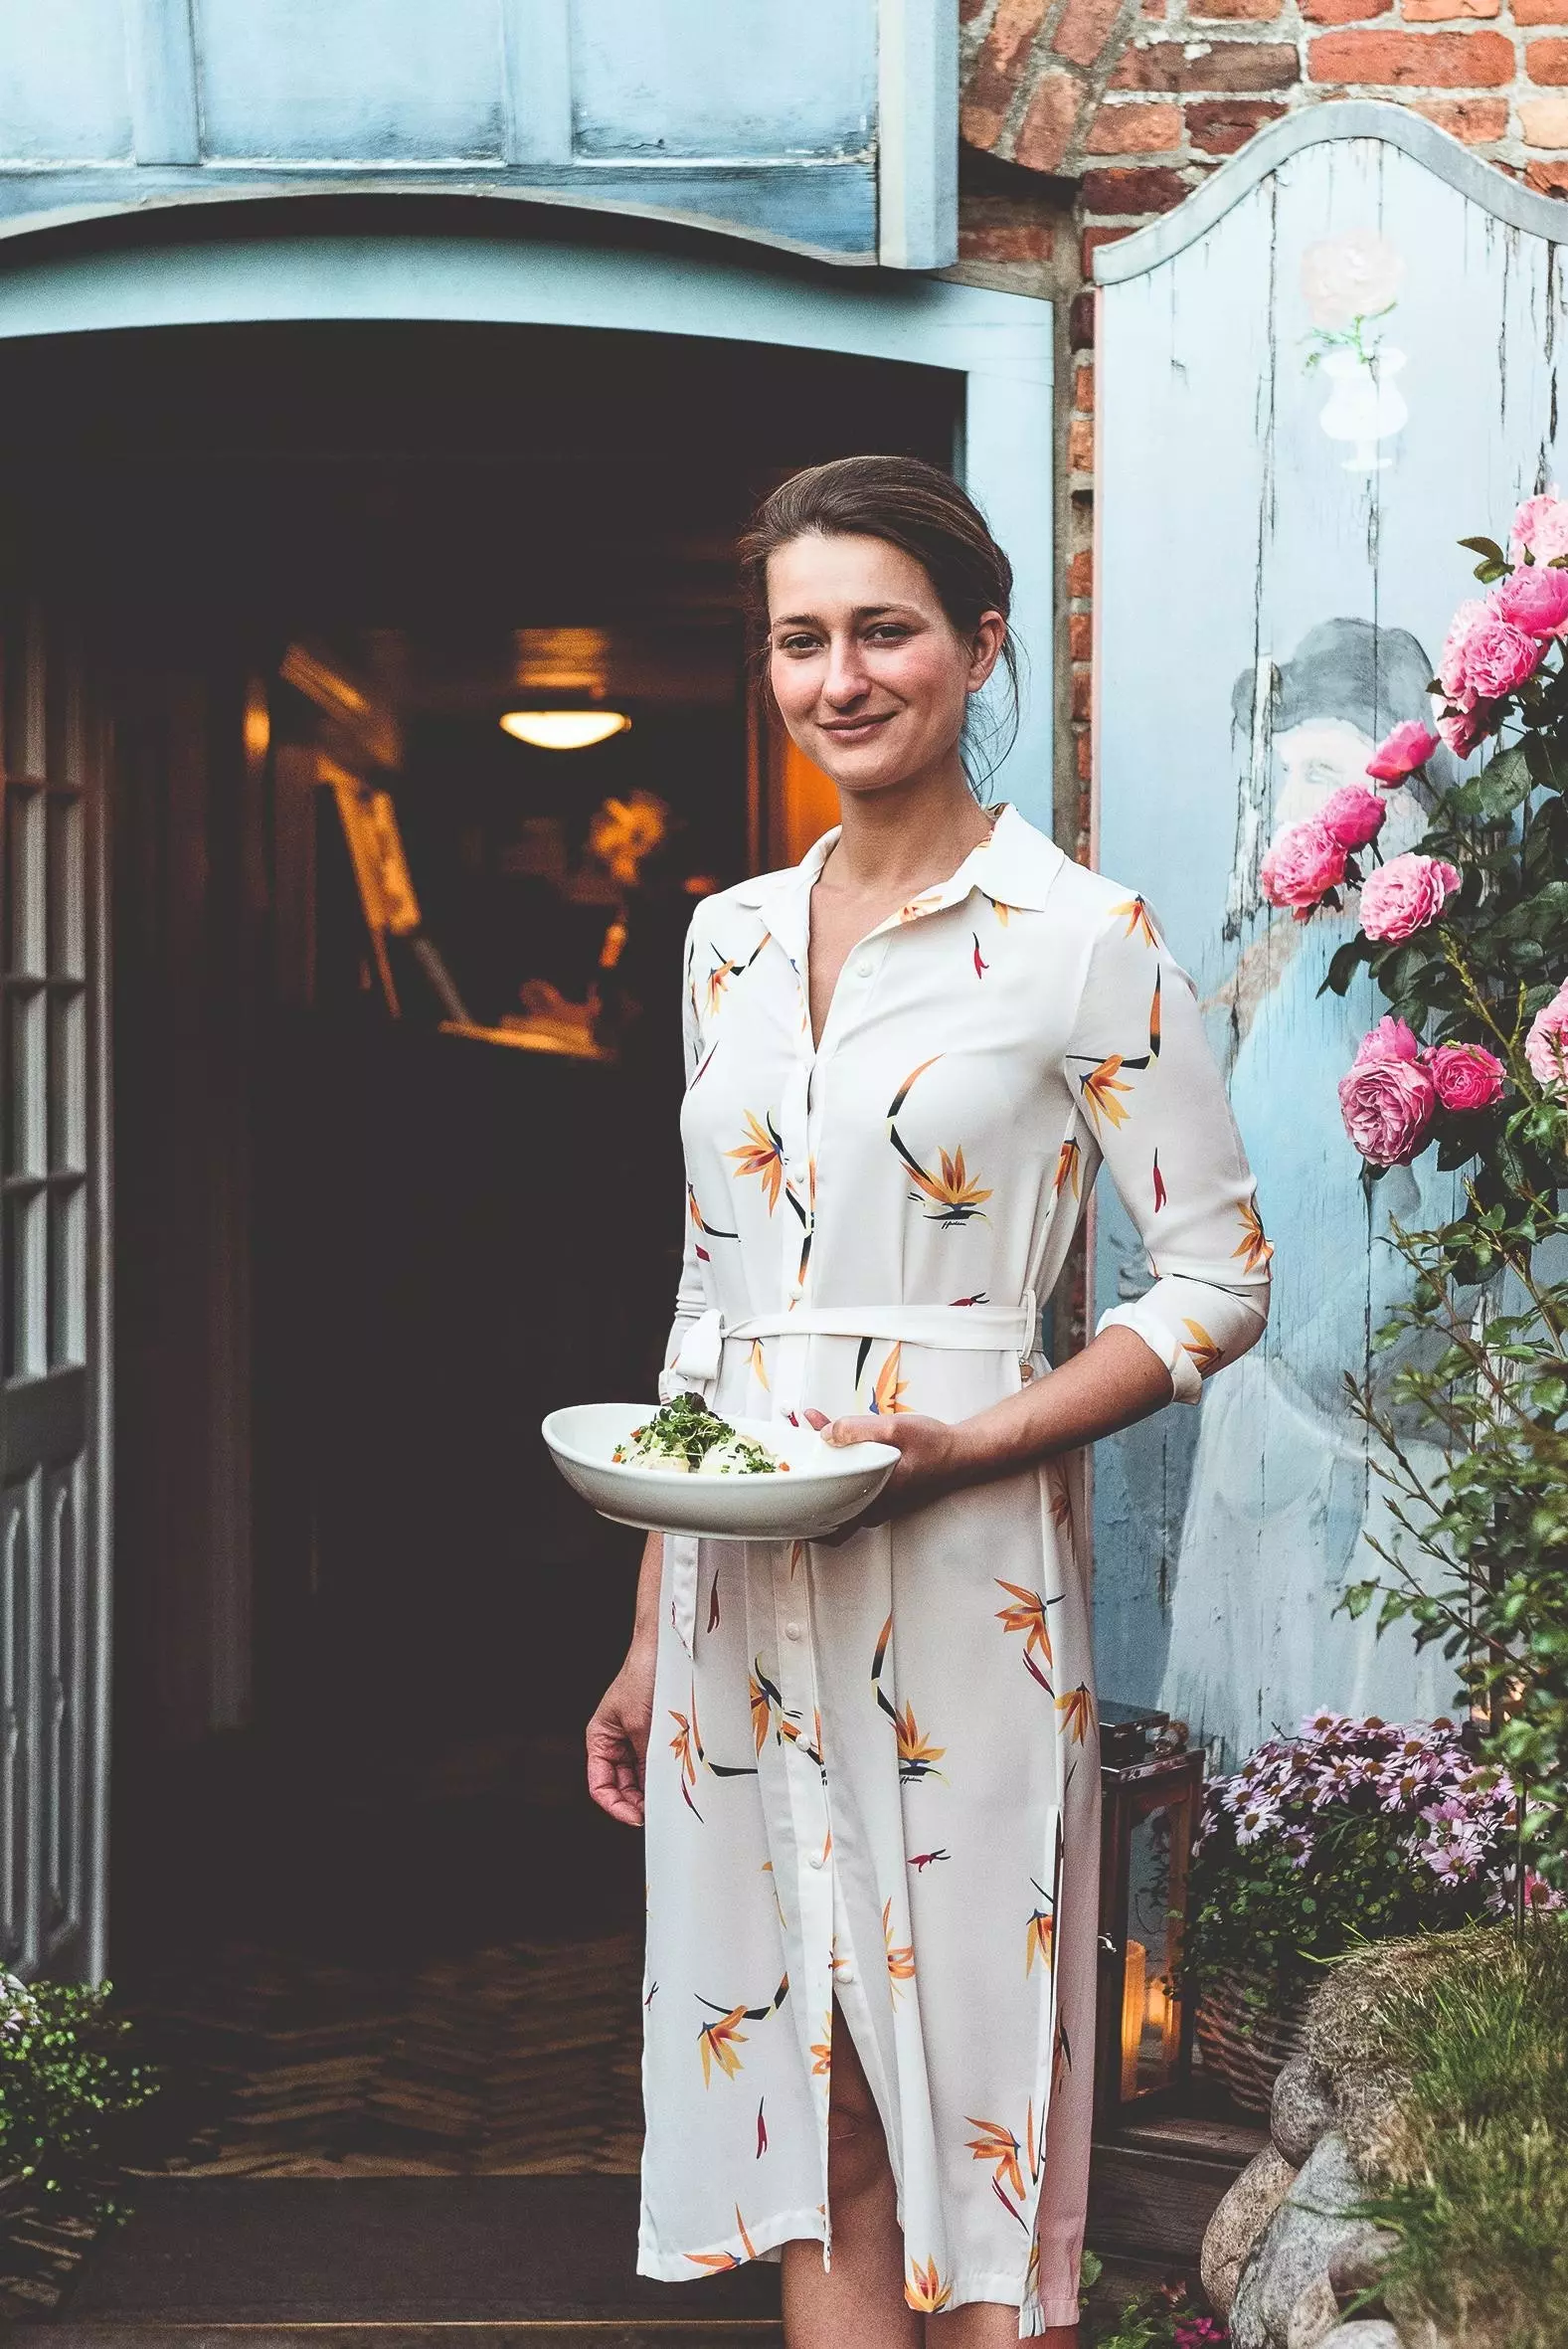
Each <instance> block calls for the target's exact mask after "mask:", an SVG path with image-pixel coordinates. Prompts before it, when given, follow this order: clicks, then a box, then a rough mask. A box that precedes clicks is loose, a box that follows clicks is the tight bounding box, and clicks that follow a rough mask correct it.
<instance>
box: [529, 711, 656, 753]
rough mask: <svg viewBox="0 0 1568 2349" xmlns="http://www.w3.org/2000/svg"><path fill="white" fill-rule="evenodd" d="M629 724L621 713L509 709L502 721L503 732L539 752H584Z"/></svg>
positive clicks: (627, 719)
mask: <svg viewBox="0 0 1568 2349" xmlns="http://www.w3.org/2000/svg"><path fill="white" fill-rule="evenodd" d="M630 724H631V720H630V719H629V718H628V717H626V716H625V715H624V714H623V712H621V711H620V710H508V711H507V713H506V715H505V717H504V718H503V719H502V720H501V727H502V730H503V732H505V733H507V734H510V735H513V736H515V737H516V739H517V741H519V742H530V743H532V744H533V746H534V748H535V750H540V751H586V750H588V749H589V748H590V747H591V745H592V744H594V743H596V742H608V741H609V740H610V736H611V735H612V734H624V733H625V732H626V730H627V728H628V727H629V726H630Z"/></svg>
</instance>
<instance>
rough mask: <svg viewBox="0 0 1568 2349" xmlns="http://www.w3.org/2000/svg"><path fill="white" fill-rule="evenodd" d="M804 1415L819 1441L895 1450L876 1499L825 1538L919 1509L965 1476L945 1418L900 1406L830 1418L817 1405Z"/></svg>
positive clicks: (835, 1537) (842, 1537) (832, 1539)
mask: <svg viewBox="0 0 1568 2349" xmlns="http://www.w3.org/2000/svg"><path fill="white" fill-rule="evenodd" d="M804 1416H805V1417H806V1419H808V1420H809V1421H810V1424H811V1425H812V1426H813V1427H814V1428H815V1429H816V1430H817V1431H818V1433H819V1434H820V1435H821V1437H822V1440H823V1442H824V1443H829V1444H891V1445H892V1446H893V1448H894V1450H895V1451H896V1452H897V1453H898V1454H899V1464H898V1466H897V1468H895V1469H894V1471H893V1474H892V1475H891V1476H890V1477H889V1478H888V1481H887V1483H886V1484H885V1485H884V1486H883V1488H882V1490H881V1492H880V1493H879V1494H878V1495H877V1497H876V1499H875V1500H874V1501H873V1502H872V1503H871V1504H870V1506H869V1507H868V1508H866V1509H863V1510H862V1511H861V1513H860V1515H859V1517H857V1518H855V1519H853V1520H852V1521H851V1522H850V1524H848V1525H847V1526H842V1527H840V1529H839V1531H838V1532H837V1533H836V1534H829V1535H827V1536H825V1539H826V1540H827V1541H829V1542H837V1541H847V1540H848V1539H849V1537H850V1536H851V1535H852V1534H860V1533H863V1532H864V1531H865V1529H866V1528H867V1527H868V1526H885V1525H886V1524H887V1523H888V1521H889V1520H890V1519H891V1518H896V1517H905V1516H907V1515H908V1514H909V1512H910V1511H911V1510H912V1509H924V1508H925V1507H926V1505H927V1503H928V1502H930V1501H940V1500H941V1498H942V1496H943V1494H944V1493H952V1492H954V1491H956V1490H957V1488H958V1486H959V1485H960V1484H962V1483H963V1482H964V1478H963V1476H962V1474H961V1471H960V1469H959V1464H958V1445H957V1444H956V1443H955V1441H954V1430H953V1428H952V1427H951V1426H950V1425H949V1424H948V1422H947V1421H946V1420H945V1419H928V1418H926V1417H924V1416H923V1415H922V1414H921V1413H920V1412H918V1411H900V1412H899V1413H898V1415H897V1417H893V1416H888V1417H883V1416H882V1415H881V1414H880V1413H878V1412H874V1411H855V1412H851V1413H850V1415H849V1416H848V1417H847V1418H844V1419H831V1420H830V1419H828V1418H827V1417H826V1416H825V1415H824V1414H823V1413H822V1412H821V1411H807V1412H806V1413H805V1414H804Z"/></svg>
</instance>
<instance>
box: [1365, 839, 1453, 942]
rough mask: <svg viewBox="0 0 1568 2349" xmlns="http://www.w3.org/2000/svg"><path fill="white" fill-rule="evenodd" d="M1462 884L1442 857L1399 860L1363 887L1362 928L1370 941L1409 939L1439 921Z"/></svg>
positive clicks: (1370, 876)
mask: <svg viewBox="0 0 1568 2349" xmlns="http://www.w3.org/2000/svg"><path fill="white" fill-rule="evenodd" d="M1459 884H1460V876H1459V873H1458V871H1457V870H1456V869H1455V867H1454V866H1453V865H1452V864H1449V863H1446V862H1445V860H1444V859H1443V858H1442V857H1441V856H1416V855H1406V856H1396V857H1394V858H1393V860H1392V862H1390V863H1388V864H1380V865H1379V866H1378V868H1377V870H1376V872H1372V873H1368V874H1367V876H1366V879H1365V880H1364V881H1363V882H1362V884H1361V927H1362V929H1363V930H1364V931H1365V932H1366V935H1367V937H1368V938H1409V937H1411V936H1412V935H1413V934H1414V933H1415V932H1416V931H1417V930H1424V929H1425V928H1426V926H1427V924H1428V923H1429V922H1431V921H1435V920H1436V918H1437V916H1438V915H1439V914H1440V913H1441V912H1442V911H1443V908H1444V906H1445V905H1446V904H1447V903H1448V900H1449V899H1450V898H1451V897H1452V896H1453V894H1454V892H1455V890H1456V889H1457V888H1458V887H1459Z"/></svg>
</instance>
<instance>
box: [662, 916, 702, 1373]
mask: <svg viewBox="0 0 1568 2349" xmlns="http://www.w3.org/2000/svg"><path fill="white" fill-rule="evenodd" d="M696 957H697V919H696V917H693V920H692V923H691V927H690V928H689V929H688V931H687V933H686V951H685V954H684V955H683V957H682V959H681V972H682V978H681V1045H682V1051H683V1057H684V1062H685V1070H686V1084H687V1087H688V1089H689V1088H690V1085H691V1082H692V1079H693V1077H694V1076H695V1075H696V1073H697V1071H698V1069H699V1068H700V1067H701V1065H702V1055H703V1050H704V1042H703V1035H702V1027H701V1023H700V1021H699V1019H698V1016H697V989H696V984H695V971H696ZM692 1208H693V1202H692V1198H691V1191H690V1185H689V1184H688V1186H687V1201H686V1217H685V1224H686V1239H685V1245H684V1247H683V1248H682V1250H681V1260H680V1282H679V1286H678V1287H677V1289H676V1292H675V1317H674V1320H673V1321H672V1322H671V1324H670V1333H669V1337H668V1339H667V1340H666V1341H665V1346H664V1369H663V1371H662V1373H661V1374H660V1377H659V1398H660V1400H661V1401H664V1402H667V1401H668V1400H669V1399H670V1396H671V1395H672V1394H676V1393H678V1392H679V1391H680V1389H681V1386H682V1385H683V1383H684V1381H683V1380H682V1379H681V1378H680V1377H679V1376H678V1374H677V1373H676V1370H675V1357H676V1355H678V1354H679V1353H680V1350H681V1345H682V1342H683V1340H684V1339H685V1336H686V1333H687V1331H688V1330H689V1329H690V1328H691V1325H692V1323H693V1322H694V1321H696V1320H697V1318H698V1316H699V1315H700V1314H701V1313H703V1312H704V1310H705V1309H706V1307H707V1303H708V1296H707V1291H706V1288H705V1287H704V1284H703V1277H702V1257H701V1253H700V1249H701V1241H700V1239H699V1236H698V1231H697V1219H696V1216H695V1214H694V1213H693V1211H692Z"/></svg>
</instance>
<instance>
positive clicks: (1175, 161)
mask: <svg viewBox="0 0 1568 2349" xmlns="http://www.w3.org/2000/svg"><path fill="white" fill-rule="evenodd" d="M959 8H960V14H961V17H962V20H963V43H964V56H963V90H962V132H963V138H964V141H965V144H966V146H967V148H968V149H969V150H970V152H971V154H972V155H977V156H980V157H989V158H994V159H996V162H999V163H1001V164H1010V165H1012V166H1014V167H1015V168H1014V170H1012V171H1011V172H998V171H996V169H995V165H994V163H993V164H992V165H991V166H990V184H987V183H986V173H985V169H984V167H981V169H980V170H979V171H978V172H977V173H976V172H975V171H973V170H971V172H970V174H969V176H970V178H971V179H976V178H977V179H978V180H979V182H980V184H979V185H978V186H976V187H973V188H971V189H970V190H969V192H967V193H966V194H965V196H964V198H963V202H962V214H961V218H962V242H961V254H962V259H961V262H960V269H961V270H962V271H963V273H965V274H969V275H979V276H981V277H983V278H984V279H985V280H986V281H987V282H991V283H997V284H1001V283H1006V282H1013V283H1015V284H1016V285H1017V286H1018V288H1019V290H1022V291H1032V292H1038V293H1042V294H1048V295H1050V296H1051V297H1053V298H1054V299H1056V300H1057V301H1058V302H1059V304H1060V306H1061V312H1062V315H1063V318H1064V321H1066V324H1065V325H1064V334H1063V342H1062V349H1061V358H1062V362H1063V365H1062V380H1063V384H1064V387H1065V390H1064V397H1063V400H1062V403H1061V424H1060V439H1061V447H1060V452H1059V453H1060V457H1061V460H1062V462H1061V474H1062V483H1063V487H1062V495H1061V497H1060V499H1059V501H1058V516H1059V522H1060V529H1061V540H1062V546H1063V550H1064V552H1063V570H1062V579H1061V600H1060V605H1059V612H1058V620H1059V630H1058V638H1059V642H1063V643H1065V645H1066V647H1067V652H1068V661H1067V662H1066V663H1065V664H1064V668H1063V673H1062V675H1061V677H1060V679H1059V682H1058V715H1059V718H1060V720H1061V726H1060V739H1061V749H1060V752H1059V763H1058V770H1057V809H1058V822H1059V830H1060V831H1061V833H1062V835H1063V838H1064V845H1065V844H1070V843H1069V841H1068V837H1067V835H1068V834H1070V833H1072V832H1073V831H1075V830H1076V831H1077V833H1078V836H1079V840H1080V843H1082V841H1083V840H1084V838H1085V837H1086V835H1087V821H1088V801H1087V788H1088V777H1089V770H1090V741H1089V690H1090V670H1089V635H1090V594H1091V580H1090V543H1091V537H1092V500H1093V492H1094V481H1093V471H1092V468H1093V430H1094V428H1093V410H1094V352H1093V348H1092V344H1093V312H1092V305H1091V303H1090V301H1089V299H1088V297H1087V294H1086V292H1085V290H1084V289H1085V287H1086V284H1087V280H1088V275H1089V268H1090V260H1091V256H1092V255H1093V252H1094V249H1095V247H1096V246H1097V245H1099V244H1103V243H1105V242H1107V241H1108V240H1110V239H1111V238H1114V237H1122V236H1126V235H1127V234H1128V232H1129V231H1130V230H1131V229H1133V228H1136V227H1137V226H1138V225H1139V224H1140V223H1141V222H1142V221H1145V220H1147V219H1149V218H1151V217H1152V216H1153V215H1154V214H1156V213H1161V212H1168V211H1169V210H1170V209H1171V207H1172V206H1173V205H1176V204H1179V203H1180V202H1181V200H1182V198H1183V196H1185V195H1187V194H1188V193H1189V191H1190V190H1191V189H1193V188H1195V187H1197V186H1198V185H1200V183H1201V182H1202V181H1203V179H1204V178H1205V177H1206V176H1207V174H1208V173H1209V172H1210V171H1212V170H1214V169H1215V167H1216V166H1217V165H1218V164H1219V163H1220V162H1221V161H1222V160H1223V158H1224V157H1225V156H1227V155H1230V154H1234V152H1235V151H1236V149H1237V148H1238V147H1241V146H1244V145H1245V144H1246V142H1247V140H1248V139H1249V138H1251V137H1252V136H1253V134H1254V133H1255V132H1256V131H1257V130H1259V129H1261V128H1262V126H1263V125H1264V124H1265V123H1266V122H1270V121H1272V120H1274V119H1275V117H1276V116H1278V115H1280V114H1284V113H1288V112H1291V111H1293V110H1295V109H1296V108H1298V107H1300V106H1304V105H1320V104H1324V103H1329V102H1331V101H1332V100H1334V99H1335V98H1340V97H1381V98H1392V99H1394V100H1396V101H1398V102H1399V103H1402V104H1405V105H1409V106H1412V107H1413V108H1414V109H1415V110H1416V111H1417V112H1418V113H1422V114H1426V115H1428V116H1429V117H1430V118H1431V119H1432V120H1433V121H1435V122H1438V123H1440V124H1441V125H1442V126H1443V128H1444V129H1446V130H1449V131H1452V132H1453V134H1454V135H1455V136H1456V137H1457V138H1461V139H1463V140H1464V141H1465V142H1466V143H1467V145H1470V146H1472V147H1475V148H1476V149H1477V150H1478V151H1479V152H1480V153H1481V155H1483V156H1485V157H1486V158H1487V159H1488V160H1489V161H1491V162H1493V163H1494V164H1495V165H1496V166H1497V167H1498V169H1499V170H1503V171H1506V172H1508V173H1510V174H1511V175H1512V176H1513V177H1515V178H1518V179H1522V180H1524V181H1525V183H1526V184H1527V185H1528V186H1530V187H1532V188H1535V189H1538V190H1539V191H1541V192H1542V193H1544V194H1547V195H1565V196H1568V0H1511V4H1506V5H1505V0H1388V4H1387V5H1383V6H1380V5H1378V0H959ZM1563 219H1564V229H1565V233H1568V206H1565V207H1564V215H1563ZM1039 665H1040V662H1039V648H1036V668H1037V671H1038V667H1039ZM1080 795H1082V796H1080ZM1075 802H1076V803H1077V804H1076V811H1075ZM1075 813H1076V822H1075Z"/></svg>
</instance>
